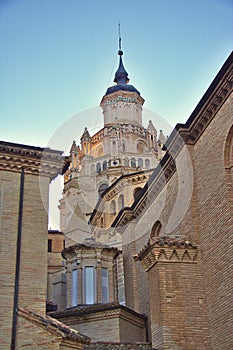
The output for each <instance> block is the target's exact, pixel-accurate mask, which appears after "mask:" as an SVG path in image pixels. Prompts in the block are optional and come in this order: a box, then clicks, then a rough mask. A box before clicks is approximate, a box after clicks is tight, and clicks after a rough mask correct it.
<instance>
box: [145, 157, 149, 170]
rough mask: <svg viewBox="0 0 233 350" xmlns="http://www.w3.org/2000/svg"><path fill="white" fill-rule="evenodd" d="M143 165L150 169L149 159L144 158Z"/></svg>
mask: <svg viewBox="0 0 233 350" xmlns="http://www.w3.org/2000/svg"><path fill="white" fill-rule="evenodd" d="M145 167H146V168H147V169H150V160H149V159H146V160H145Z"/></svg>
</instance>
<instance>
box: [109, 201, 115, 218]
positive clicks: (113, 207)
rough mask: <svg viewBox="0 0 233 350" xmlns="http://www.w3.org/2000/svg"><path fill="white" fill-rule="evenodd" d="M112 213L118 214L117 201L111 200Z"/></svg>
mask: <svg viewBox="0 0 233 350" xmlns="http://www.w3.org/2000/svg"><path fill="white" fill-rule="evenodd" d="M110 214H112V215H116V202H115V201H111V203H110Z"/></svg>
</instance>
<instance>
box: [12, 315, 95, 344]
mask: <svg viewBox="0 0 233 350" xmlns="http://www.w3.org/2000/svg"><path fill="white" fill-rule="evenodd" d="M18 316H19V317H22V318H24V319H26V320H28V321H29V322H32V323H34V324H36V325H38V326H39V327H42V328H46V330H47V331H49V332H51V333H53V334H56V335H58V336H62V338H68V339H72V340H74V341H78V342H80V343H89V342H90V338H89V337H87V336H86V335H83V334H81V333H79V331H77V330H74V329H72V328H70V327H68V326H66V325H65V324H64V323H62V322H60V321H58V320H56V319H54V318H52V317H50V316H47V315H46V316H45V317H42V316H40V315H37V314H35V313H34V312H32V311H29V310H27V309H22V308H19V309H18Z"/></svg>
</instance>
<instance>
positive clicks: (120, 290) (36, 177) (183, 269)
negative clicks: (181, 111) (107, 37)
mask: <svg viewBox="0 0 233 350" xmlns="http://www.w3.org/2000/svg"><path fill="white" fill-rule="evenodd" d="M119 55H120V63H119V68H118V70H117V72H116V76H115V82H116V85H115V86H114V87H110V88H109V89H108V90H107V92H106V94H105V96H104V98H103V100H102V102H101V105H102V107H103V111H104V118H105V125H104V128H103V129H102V130H100V131H99V132H98V133H97V134H95V135H93V136H90V134H89V132H88V130H85V131H84V134H83V136H82V138H81V147H79V146H77V144H76V142H74V143H73V144H72V146H71V151H70V157H69V158H68V161H67V159H65V158H64V157H63V156H62V152H59V151H53V150H49V149H41V148H37V147H31V146H25V145H18V144H12V143H6V142H1V143H0V167H1V172H0V177H1V178H0V180H1V182H0V190H1V206H0V215H1V227H0V228H1V232H0V233H1V248H0V249H1V251H0V254H1V258H2V259H1V263H0V272H1V274H0V275H1V277H0V278H1V291H0V297H1V305H3V306H2V311H3V313H1V315H2V316H3V317H2V316H1V317H2V318H1V319H0V321H1V325H3V327H1V332H2V336H1V339H3V342H2V344H1V345H0V347H1V346H2V349H4V350H5V349H8V348H10V346H11V344H12V343H13V344H14V343H15V347H11V349H14V348H17V349H23V348H25V347H28V348H30V349H47V348H51V349H70V348H77V349H86V350H87V349H101V350H102V349H106V348H107V349H112V348H114V349H118V348H119V349H121V350H124V349H127V350H132V349H134V350H135V349H140V350H145V349H146V350H149V349H151V348H153V349H157V350H196V349H200V350H231V349H232V348H233V335H232V324H233V312H232V311H233V310H232V309H233V305H232V301H231V295H232V291H233V284H232V279H231V278H230V277H231V274H232V233H233V221H232V220H233V219H232V218H233V168H232V166H233V141H232V140H233V107H232V102H233V101H232V63H233V62H232V61H233V54H231V55H230V56H229V57H228V59H227V60H226V62H225V63H224V65H223V67H222V68H221V70H220V71H219V73H218V74H217V76H216V78H215V79H214V81H213V82H212V84H211V85H210V87H209V88H208V90H207V92H206V93H205V94H204V96H203V98H202V99H201V101H200V102H199V103H198V105H197V107H196V108H195V110H194V111H193V113H192V114H191V116H190V117H189V119H188V120H187V122H186V123H185V124H177V125H176V127H175V129H174V130H173V131H172V133H171V135H170V136H169V138H168V139H167V140H166V139H165V138H164V136H163V135H162V134H161V133H160V135H159V136H157V131H156V129H155V128H154V126H153V124H152V123H149V125H148V128H144V127H143V126H142V115H141V109H142V105H143V102H144V100H143V99H142V97H141V96H140V93H139V91H138V90H137V89H135V88H134V87H133V86H132V85H129V84H128V74H127V72H126V70H125V68H124V66H123V62H122V51H120V52H119ZM148 161H149V162H148ZM59 172H60V173H63V174H64V183H65V184H64V196H63V198H62V199H61V201H60V205H59V207H60V212H61V231H62V232H60V231H49V234H48V235H47V232H46V231H47V224H48V217H47V206H48V186H49V182H50V181H51V179H53V178H54V177H55V176H56V175H57V174H58V173H59ZM83 184H84V185H85V186H83ZM85 190H86V192H85ZM64 241H65V247H64ZM48 242H49V243H48ZM61 253H62V255H61ZM9 255H10V256H11V259H9ZM6 261H8V263H7V264H6V263H5V262H6ZM47 273H48V274H47ZM47 275H48V277H47ZM46 300H47V301H50V302H51V304H47V307H48V310H49V315H48V314H47V315H46ZM49 306H56V307H57V310H56V311H51V308H50V309H49ZM16 326H17V327H16ZM70 327H72V328H70ZM80 332H81V333H80ZM90 338H91V339H90Z"/></svg>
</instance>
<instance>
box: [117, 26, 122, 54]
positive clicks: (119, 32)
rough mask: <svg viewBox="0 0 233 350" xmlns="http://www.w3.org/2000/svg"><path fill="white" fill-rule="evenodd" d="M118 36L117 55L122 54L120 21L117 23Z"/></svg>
mask: <svg viewBox="0 0 233 350" xmlns="http://www.w3.org/2000/svg"><path fill="white" fill-rule="evenodd" d="M118 36H119V50H118V55H119V56H122V55H123V51H122V50H121V24H120V22H119V23H118Z"/></svg>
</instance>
